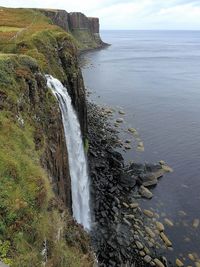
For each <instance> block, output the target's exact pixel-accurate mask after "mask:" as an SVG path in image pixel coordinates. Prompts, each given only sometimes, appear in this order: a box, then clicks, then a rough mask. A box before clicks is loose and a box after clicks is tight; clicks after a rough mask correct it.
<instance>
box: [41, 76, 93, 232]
mask: <svg viewBox="0 0 200 267" xmlns="http://www.w3.org/2000/svg"><path fill="white" fill-rule="evenodd" d="M46 78H47V86H48V87H49V88H50V89H51V90H52V92H53V94H54V95H55V96H56V98H57V100H58V102H59V106H60V110H61V113H62V121H63V126H64V133H65V140H66V145H67V150H68V158H69V167H70V176H71V192H72V211H73V217H74V218H75V220H76V221H77V222H78V223H80V224H82V225H83V227H84V228H85V229H86V230H89V229H90V223H91V222H90V206H89V199H90V193H89V177H88V169H87V161H86V156H85V152H84V147H83V141H82V135H81V129H80V124H79V121H78V118H77V115H76V112H75V110H74V108H73V106H72V103H71V98H70V96H69V94H68V92H67V89H66V88H65V87H64V86H63V85H62V83H61V82H60V81H59V80H57V79H55V78H53V77H52V76H50V75H46Z"/></svg>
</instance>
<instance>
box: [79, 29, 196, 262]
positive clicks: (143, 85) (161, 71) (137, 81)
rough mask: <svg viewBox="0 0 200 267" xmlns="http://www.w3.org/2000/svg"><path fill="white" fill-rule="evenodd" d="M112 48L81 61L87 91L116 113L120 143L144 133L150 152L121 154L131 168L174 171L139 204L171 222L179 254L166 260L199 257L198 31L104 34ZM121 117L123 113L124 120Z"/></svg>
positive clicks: (170, 233) (169, 230)
mask: <svg viewBox="0 0 200 267" xmlns="http://www.w3.org/2000/svg"><path fill="white" fill-rule="evenodd" d="M101 36H102V39H103V40H104V41H105V42H107V43H110V44H112V45H111V46H109V47H108V48H106V49H103V50H99V51H93V52H89V53H87V54H85V55H83V56H82V60H83V61H84V62H86V64H83V68H82V70H83V76H84V81H85V85H86V87H87V88H88V90H89V91H90V92H92V94H91V95H90V99H91V100H93V101H95V102H96V103H97V104H101V105H107V106H109V107H112V108H114V109H115V110H116V112H115V114H114V121H115V119H118V118H123V123H121V124H120V125H119V130H120V138H121V139H123V140H126V139H130V135H129V134H128V133H127V129H128V128H129V127H134V128H135V129H136V130H137V132H138V133H139V138H140V140H141V142H143V143H144V151H143V152H142V151H137V149H135V147H137V145H136V142H137V140H134V139H133V140H131V146H132V149H131V150H128V151H127V152H123V151H122V152H123V155H124V158H125V159H126V160H127V161H132V160H133V161H136V162H145V161H147V162H158V161H159V160H164V161H166V162H167V163H168V164H169V166H170V167H172V168H173V170H174V172H173V173H170V174H168V175H166V176H165V177H163V178H162V179H161V180H160V182H159V184H158V185H157V186H156V187H155V188H154V189H153V190H152V192H153V194H154V197H153V199H152V200H150V201H149V200H148V201H145V200H141V201H140V202H141V205H142V206H143V207H145V208H148V209H152V210H153V211H155V212H156V213H158V214H159V216H160V221H161V222H163V221H164V218H168V219H170V220H171V221H173V223H174V226H173V227H166V232H167V234H168V236H169V237H170V239H171V241H172V242H173V251H169V252H166V256H168V258H169V259H171V260H173V261H174V259H175V258H177V257H179V258H181V259H185V263H186V264H187V265H192V266H194V263H193V262H192V261H191V260H190V259H189V257H188V254H189V253H193V254H194V255H195V253H196V254H198V257H199V256H200V238H199V237H200V224H199V220H200V32H199V31H103V32H102V33H101ZM118 111H123V112H124V113H125V114H123V115H122V113H121V114H119V113H118Z"/></svg>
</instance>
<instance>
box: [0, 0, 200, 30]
mask: <svg viewBox="0 0 200 267" xmlns="http://www.w3.org/2000/svg"><path fill="white" fill-rule="evenodd" d="M0 6H7V7H34V8H35V7H38V8H56V9H65V10H66V11H68V12H72V11H80V12H83V13H84V14H85V15H87V16H94V17H99V19H100V25H101V29H102V30H109V29H111V30H118V29H119V30H122V29H123V30H161V29H164V30H200V0H131V1H130V0H124V1H120V0H81V1H80V0H79V1H78V0H59V1H58V0H43V1H41V0H31V1H29V0H0ZM0 19H1V18H0Z"/></svg>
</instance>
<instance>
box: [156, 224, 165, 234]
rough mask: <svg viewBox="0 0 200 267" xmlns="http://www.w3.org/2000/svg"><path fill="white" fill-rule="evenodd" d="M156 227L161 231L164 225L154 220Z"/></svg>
mask: <svg viewBox="0 0 200 267" xmlns="http://www.w3.org/2000/svg"><path fill="white" fill-rule="evenodd" d="M156 227H157V229H158V230H159V231H160V232H163V231H164V230H165V227H164V225H163V224H162V223H161V222H156Z"/></svg>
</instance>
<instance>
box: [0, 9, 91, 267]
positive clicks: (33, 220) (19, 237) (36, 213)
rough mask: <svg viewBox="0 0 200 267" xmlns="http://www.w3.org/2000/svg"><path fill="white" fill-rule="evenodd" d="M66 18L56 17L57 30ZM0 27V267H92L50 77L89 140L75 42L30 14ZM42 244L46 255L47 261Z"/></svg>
mask: <svg viewBox="0 0 200 267" xmlns="http://www.w3.org/2000/svg"><path fill="white" fill-rule="evenodd" d="M63 16H65V12H61V13H59V16H57V17H56V16H55V19H56V20H57V22H58V23H60V22H61V21H62V22H63ZM36 18H37V19H36ZM58 23H57V24H58ZM0 26H2V27H4V29H5V31H1V32H0V199H1V206H0V222H1V223H0V242H1V244H2V246H5V247H6V251H4V252H3V254H2V251H0V258H1V261H3V262H4V263H7V264H8V265H9V266H10V265H12V266H13V267H21V266H29V265H30V262H31V264H32V265H31V266H41V265H43V263H44V260H45V261H46V260H47V263H46V265H47V266H60V267H65V266H70V267H78V266H87V267H89V266H91V262H92V259H91V254H90V249H89V240H88V238H87V236H86V234H85V233H84V232H83V230H82V229H81V227H79V226H77V224H76V223H75V222H74V221H73V219H72V217H71V216H70V214H69V211H70V210H71V185H70V171H69V165H68V154H67V147H66V143H65V138H64V130H63V124H62V118H61V113H60V109H59V105H58V102H57V100H56V99H55V97H54V96H53V94H52V92H51V90H49V89H48V88H47V84H46V78H45V74H50V75H52V76H54V77H55V78H58V79H59V80H60V81H61V82H62V83H63V84H64V85H65V86H66V87H67V89H68V91H69V93H70V95H71V97H72V102H73V104H74V107H75V109H76V111H77V114H78V116H79V119H80V122H81V129H82V132H83V135H85V136H86V134H87V111H86V104H85V89H84V84H83V79H82V75H81V71H80V68H79V65H78V58H77V48H76V44H75V42H74V38H73V37H72V35H71V34H68V33H67V32H66V31H64V30H63V29H61V28H60V27H58V26H57V25H54V24H53V22H52V20H51V19H49V17H46V16H44V15H43V14H41V12H39V11H36V10H32V9H10V8H1V20H0ZM63 27H66V29H67V27H68V24H67V23H65V22H64V24H63ZM52 188H53V190H52ZM66 207H67V208H68V209H66ZM72 237H73V238H72ZM72 239H73V240H72ZM44 244H45V246H46V249H47V251H48V253H47V255H44V258H42V256H41V251H44V250H45V247H44ZM46 257H47V259H46Z"/></svg>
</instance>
